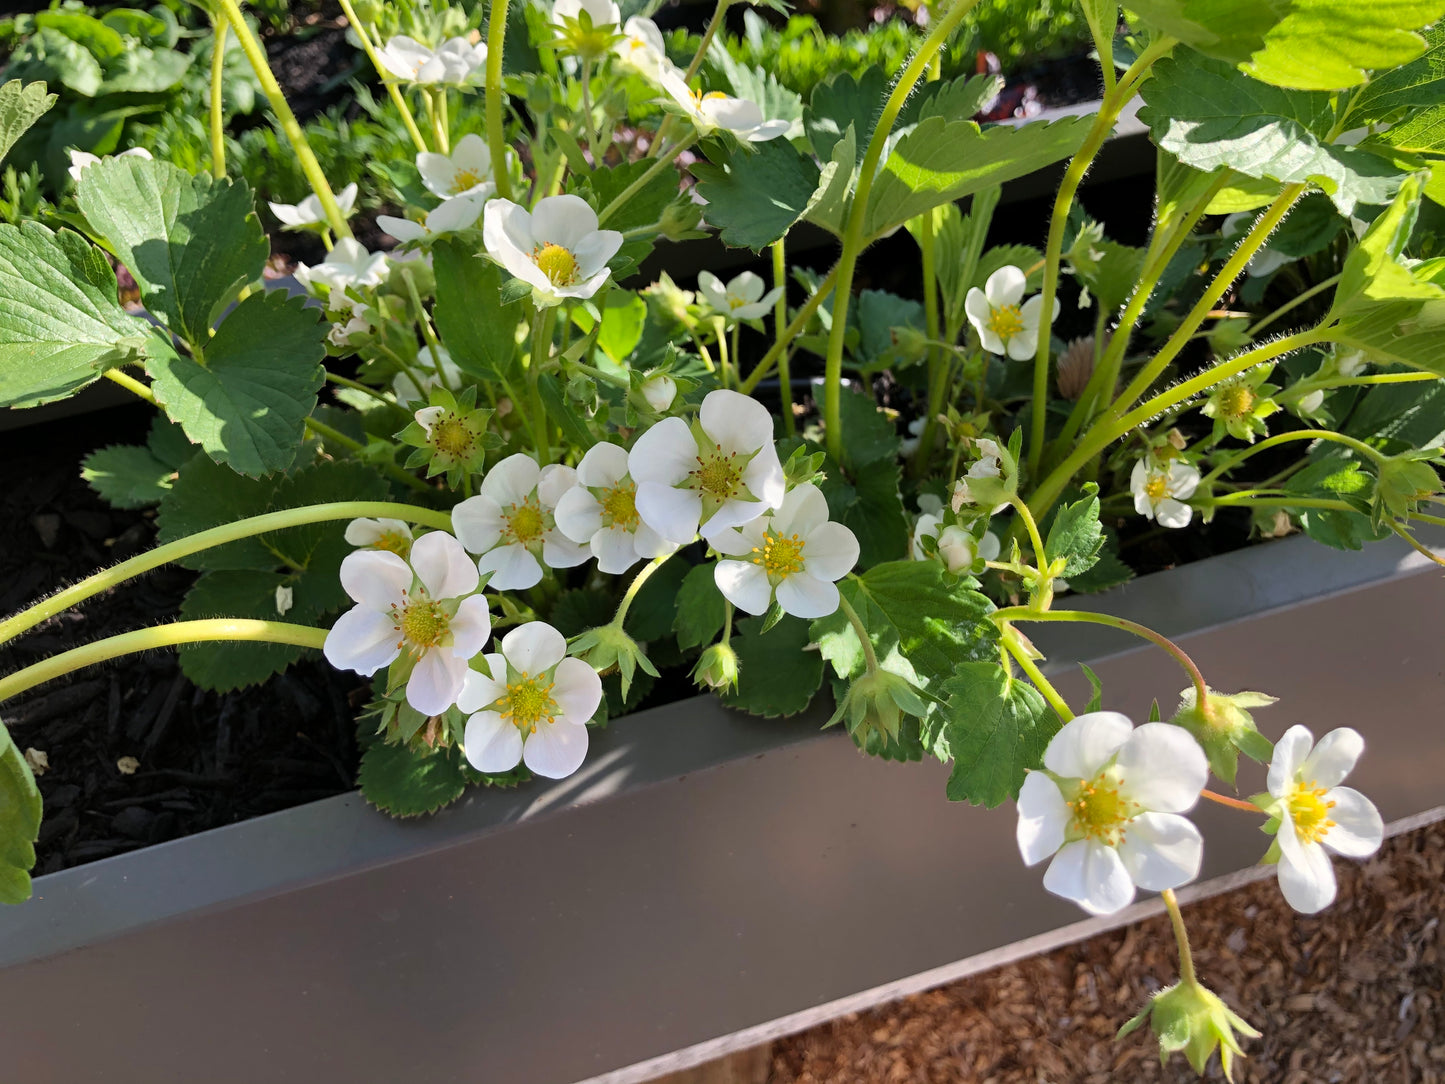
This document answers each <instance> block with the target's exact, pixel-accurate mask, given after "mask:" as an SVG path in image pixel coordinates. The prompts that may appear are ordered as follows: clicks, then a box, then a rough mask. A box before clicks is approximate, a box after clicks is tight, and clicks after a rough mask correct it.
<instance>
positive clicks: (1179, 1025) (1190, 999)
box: [1116, 979, 1259, 1081]
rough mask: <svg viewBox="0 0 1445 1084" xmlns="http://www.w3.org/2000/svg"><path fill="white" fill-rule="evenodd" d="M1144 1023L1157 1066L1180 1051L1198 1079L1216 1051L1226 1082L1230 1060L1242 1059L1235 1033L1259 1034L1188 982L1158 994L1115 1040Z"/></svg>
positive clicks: (1230, 1070) (1230, 1075)
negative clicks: (1151, 1034) (1155, 1040)
mask: <svg viewBox="0 0 1445 1084" xmlns="http://www.w3.org/2000/svg"><path fill="white" fill-rule="evenodd" d="M1145 1020H1148V1021H1149V1027H1150V1030H1152V1031H1153V1032H1154V1035H1155V1037H1156V1038H1158V1040H1159V1064H1161V1065H1163V1064H1164V1063H1165V1062H1167V1061H1168V1060H1169V1055H1170V1054H1172V1053H1174V1052H1175V1051H1176V1050H1177V1051H1182V1052H1183V1054H1184V1056H1185V1057H1186V1058H1187V1059H1189V1064H1190V1066H1191V1067H1192V1068H1193V1069H1194V1071H1195V1072H1196V1073H1199V1074H1200V1075H1201V1076H1202V1075H1203V1074H1204V1067H1205V1066H1206V1065H1208V1064H1209V1058H1210V1056H1211V1055H1212V1054H1213V1053H1214V1052H1215V1050H1218V1051H1219V1066H1220V1068H1221V1069H1223V1070H1224V1078H1225V1079H1226V1080H1230V1081H1232V1080H1234V1058H1235V1057H1236V1056H1238V1057H1244V1048H1243V1047H1241V1046H1240V1045H1239V1039H1238V1038H1237V1036H1236V1034H1235V1033H1236V1032H1238V1033H1239V1034H1240V1035H1247V1036H1249V1037H1250V1038H1251V1039H1257V1038H1259V1032H1258V1031H1256V1030H1255V1029H1254V1028H1252V1027H1250V1026H1249V1023H1248V1022H1247V1021H1246V1020H1244V1019H1243V1018H1242V1017H1240V1016H1239V1015H1238V1014H1236V1013H1235V1012H1234V1011H1233V1010H1232V1009H1230V1007H1229V1006H1228V1005H1226V1004H1225V1003H1224V1002H1223V1001H1222V1000H1221V999H1220V998H1219V996H1218V995H1217V994H1215V993H1214V992H1213V991H1211V990H1208V989H1206V988H1205V987H1203V986H1201V985H1200V984H1199V983H1198V982H1196V981H1194V980H1192V979H1191V980H1190V981H1188V982H1180V983H1177V984H1175V985H1174V986H1170V987H1167V988H1166V989H1163V990H1160V991H1159V992H1158V993H1157V994H1155V995H1154V998H1153V1000H1152V1001H1151V1002H1150V1003H1149V1004H1148V1005H1147V1006H1146V1007H1145V1008H1144V1011H1143V1012H1141V1013H1140V1014H1139V1015H1138V1016H1136V1017H1134V1019H1132V1020H1130V1021H1129V1022H1128V1023H1127V1024H1125V1025H1124V1026H1123V1027H1122V1028H1120V1029H1119V1034H1118V1035H1117V1036H1116V1038H1117V1039H1122V1038H1123V1037H1124V1036H1126V1035H1128V1034H1129V1033H1130V1032H1131V1031H1133V1030H1134V1029H1135V1028H1137V1027H1139V1026H1140V1025H1141V1024H1143V1023H1144V1021H1145Z"/></svg>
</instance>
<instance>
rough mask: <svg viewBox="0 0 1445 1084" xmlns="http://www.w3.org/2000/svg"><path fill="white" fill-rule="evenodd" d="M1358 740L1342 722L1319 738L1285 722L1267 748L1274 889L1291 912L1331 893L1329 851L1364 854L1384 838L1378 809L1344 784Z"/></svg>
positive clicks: (1361, 744) (1360, 746)
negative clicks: (1275, 826) (1270, 751)
mask: <svg viewBox="0 0 1445 1084" xmlns="http://www.w3.org/2000/svg"><path fill="white" fill-rule="evenodd" d="M1364 748H1365V740H1364V738H1362V737H1360V735H1359V733H1358V732H1356V731H1354V730H1351V729H1350V728H1349V727H1342V728H1341V729H1339V730H1331V731H1330V732H1329V733H1328V734H1326V735H1325V736H1324V737H1323V738H1321V739H1320V741H1319V744H1318V745H1316V744H1315V740H1314V735H1313V734H1311V733H1310V731H1309V729H1308V728H1306V727H1303V726H1292V727H1290V728H1289V729H1288V730H1286V731H1285V732H1284V736H1283V737H1281V738H1280V739H1279V741H1278V742H1277V743H1276V744H1275V747H1274V756H1273V757H1272V758H1271V759H1270V762H1269V777H1268V784H1267V785H1268V788H1269V793H1270V796H1271V797H1272V798H1273V799H1274V801H1273V802H1272V803H1271V804H1270V806H1269V809H1270V812H1272V813H1274V814H1275V816H1276V817H1278V819H1279V831H1278V833H1277V834H1276V836H1275V839H1276V841H1277V842H1278V843H1279V852H1280V853H1279V867H1278V872H1279V887H1280V891H1281V892H1283V893H1284V898H1285V900H1286V901H1287V902H1288V903H1289V905H1290V906H1291V907H1293V908H1294V909H1295V910H1296V911H1300V912H1302V913H1304V914H1307V915H1312V914H1314V913H1315V912H1316V911H1321V910H1323V909H1324V908H1326V907H1328V906H1329V905H1330V904H1331V903H1332V902H1333V901H1334V898H1335V890H1336V886H1335V871H1334V867H1333V866H1332V865H1331V864H1330V856H1329V853H1328V852H1330V851H1333V852H1334V853H1335V854H1342V855H1345V856H1346V857H1348V858H1364V857H1365V856H1367V855H1371V854H1374V853H1375V852H1376V851H1377V850H1379V848H1380V841H1381V840H1382V839H1384V837H1385V825H1384V821H1383V820H1381V819H1380V811H1379V810H1378V809H1376V808H1375V806H1374V803H1372V802H1371V801H1370V800H1369V799H1368V798H1366V797H1365V796H1364V795H1363V794H1361V793H1360V792H1359V791H1357V790H1354V789H1353V788H1351V787H1342V786H1339V785H1338V784H1339V783H1340V782H1341V781H1343V780H1344V778H1345V776H1347V775H1349V774H1350V771H1351V770H1352V769H1353V768H1354V766H1355V762H1356V761H1357V760H1359V759H1360V753H1361V752H1363V751H1364Z"/></svg>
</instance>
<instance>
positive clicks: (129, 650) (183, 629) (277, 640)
mask: <svg viewBox="0 0 1445 1084" xmlns="http://www.w3.org/2000/svg"><path fill="white" fill-rule="evenodd" d="M326 632H327V630H326V629H316V628H311V627H310V626H308V625H291V624H287V623H286V622H283V621H247V620H241V619H237V618H226V617H221V618H211V619H208V620H205V621H176V622H174V623H173V624H169V625H156V626H155V627H153V628H148V629H138V630H136V631H135V632H126V633H122V634H121V635H119V636H108V637H106V638H105V639H104V640H97V641H95V643H93V644H85V645H84V646H83V647H76V648H71V649H70V650H69V651H62V652H61V653H60V654H59V655H52V656H51V657H50V658H48V659H42V660H41V661H40V662H37V663H35V664H33V665H31V666H27V667H25V668H24V669H23V670H17V671H15V673H13V674H8V675H6V676H5V677H4V678H0V703H3V702H4V701H6V700H9V699H11V698H12V697H15V696H19V695H20V694H21V693H23V692H25V691H26V690H27V689H33V688H34V687H35V686H37V685H39V684H41V683H43V682H46V681H53V680H54V679H55V678H58V677H63V676H64V675H66V674H68V673H70V672H71V671H72V670H79V669H80V668H81V667H83V666H94V665H95V664H96V663H98V662H105V661H106V660H108V659H114V658H118V657H119V656H121V655H134V654H135V653H137V652H140V651H153V650H155V649H156V648H158V647H173V646H175V645H177V644H197V643H206V642H209V641H214V640H223V641H231V640H249V641H252V642H257V643H264V644H294V645H295V646H297V647H313V648H320V647H322V646H323V645H324V644H325V643H326Z"/></svg>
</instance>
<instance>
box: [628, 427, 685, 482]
mask: <svg viewBox="0 0 1445 1084" xmlns="http://www.w3.org/2000/svg"><path fill="white" fill-rule="evenodd" d="M696 466H697V441H695V440H694V439H693V436H692V430H690V429H689V428H688V427H687V422H685V421H683V420H682V419H681V418H663V419H662V421H660V422H658V423H657V424H656V425H654V426H652V427H651V428H649V429H648V430H647V432H645V433H643V434H642V436H640V437H638V438H637V443H636V444H634V445H633V446H632V451H631V452H630V453H628V456H627V469H628V471H629V473H631V475H632V480H633V481H634V482H636V483H638V486H639V488H640V487H641V485H642V483H644V482H657V483H660V484H661V485H664V486H675V485H678V484H680V483H681V482H683V481H684V480H686V478H687V476H688V472H689V471H691V470H692V469H693V468H694V467H696Z"/></svg>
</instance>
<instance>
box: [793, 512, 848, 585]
mask: <svg viewBox="0 0 1445 1084" xmlns="http://www.w3.org/2000/svg"><path fill="white" fill-rule="evenodd" d="M858 552H859V551H858V538H857V536H856V535H854V534H853V532H852V531H850V530H849V529H848V528H847V527H844V526H843V525H842V524H841V523H825V524H823V525H822V526H821V527H819V528H817V529H816V530H815V531H813V532H812V533H811V534H809V535H808V540H807V543H806V544H805V545H804V547H803V571H804V572H806V573H807V574H808V575H809V576H813V577H816V578H817V579H820V580H841V579H842V578H843V577H844V576H846V575H848V573H849V572H852V571H853V566H854V565H856V564H857V563H858Z"/></svg>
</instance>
